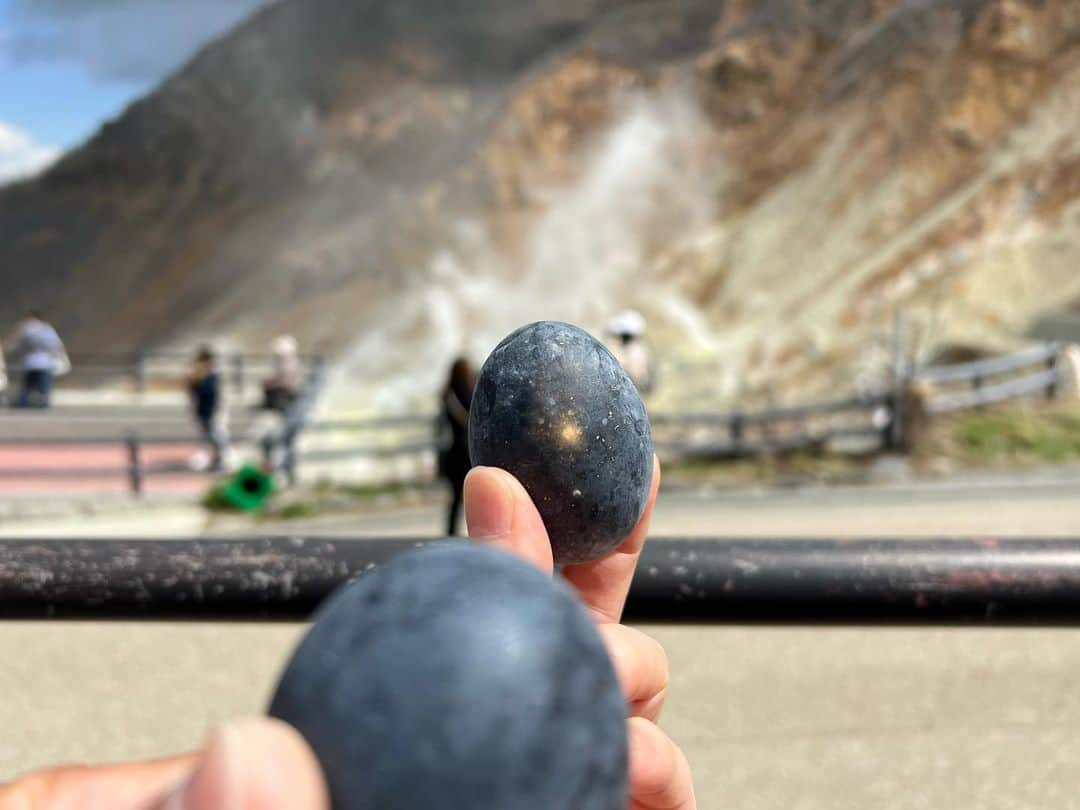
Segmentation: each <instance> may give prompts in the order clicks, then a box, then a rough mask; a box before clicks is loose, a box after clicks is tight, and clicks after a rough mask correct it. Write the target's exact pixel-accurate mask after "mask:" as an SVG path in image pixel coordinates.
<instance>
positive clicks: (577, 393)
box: [469, 321, 653, 564]
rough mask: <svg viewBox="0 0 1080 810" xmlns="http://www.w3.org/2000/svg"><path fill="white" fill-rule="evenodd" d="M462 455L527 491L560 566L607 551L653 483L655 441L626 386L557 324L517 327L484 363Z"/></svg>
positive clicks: (593, 348) (618, 372)
mask: <svg viewBox="0 0 1080 810" xmlns="http://www.w3.org/2000/svg"><path fill="white" fill-rule="evenodd" d="M469 449H470V452H471V454H472V461H473V464H479V465H485V466H492V467H501V468H502V469H505V470H508V471H509V472H511V473H512V474H513V475H514V476H515V477H516V478H517V479H518V480H519V481H521V483H522V484H523V485H524V486H525V489H526V490H528V492H529V494H530V495H531V496H532V498H533V501H534V502H535V503H536V506H537V508H538V509H539V510H540V514H541V516H542V517H543V519H544V525H545V526H547V530H548V535H549V536H550V538H551V547H552V551H553V552H554V555H555V561H556V562H557V563H560V564H573V563H580V562H585V561H588V560H594V559H598V558H599V557H602V556H604V555H605V554H608V553H610V552H611V551H613V550H614V549H615V547H616V546H617V545H618V544H619V543H620V542H621V541H622V540H623V538H625V537H626V535H627V534H628V533H629V532H630V530H631V529H632V528H633V527H634V525H635V524H636V523H637V522H638V520H639V519H640V517H641V514H642V512H643V511H644V509H645V502H646V499H647V498H648V495H649V486H650V484H651V482H652V466H653V462H652V457H653V444H652V433H651V431H650V428H649V418H648V415H647V414H646V412H645V406H644V405H643V404H642V402H641V397H640V396H639V395H638V392H637V389H636V388H635V387H634V384H633V382H631V380H630V378H629V377H628V376H627V374H626V372H625V371H623V369H622V367H621V366H620V365H619V363H618V361H617V360H616V359H615V358H614V357H613V356H612V354H611V352H609V351H608V350H607V349H606V348H605V347H604V346H603V345H602V344H601V343H600V342H599V341H598V340H596V339H595V338H594V337H592V336H591V335H589V334H588V333H587V332H585V331H584V330H582V329H579V328H578V327H576V326H571V325H570V324H566V323H560V322H556V321H540V322H538V323H534V324H529V325H528V326H523V327H522V328H520V329H518V330H517V331H515V332H513V333H512V334H511V335H509V336H508V337H507V338H506V339H505V340H503V341H502V343H500V344H499V345H498V346H497V347H496V348H495V350H494V351H493V352H492V353H491V356H490V357H489V358H488V360H487V362H486V363H484V367H483V369H482V370H481V372H480V378H479V380H478V382H477V385H476V393H475V394H474V395H473V403H472V412H471V414H470V420H469Z"/></svg>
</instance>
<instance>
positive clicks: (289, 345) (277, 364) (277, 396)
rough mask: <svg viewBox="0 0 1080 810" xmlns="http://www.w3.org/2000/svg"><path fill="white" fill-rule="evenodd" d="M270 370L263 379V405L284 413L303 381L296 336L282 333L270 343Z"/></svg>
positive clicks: (268, 408)
mask: <svg viewBox="0 0 1080 810" xmlns="http://www.w3.org/2000/svg"><path fill="white" fill-rule="evenodd" d="M270 352H271V361H270V365H271V371H270V376H269V377H267V378H266V379H265V380H264V381H263V407H264V408H265V409H267V410H271V411H278V412H280V413H284V412H285V411H286V410H288V408H289V405H291V404H292V403H293V400H295V399H296V396H297V394H299V392H300V386H301V385H302V383H303V379H302V370H301V368H300V347H299V345H298V344H297V342H296V338H294V337H292V336H290V335H282V336H281V337H277V338H274V340H273V342H272V343H271V344H270Z"/></svg>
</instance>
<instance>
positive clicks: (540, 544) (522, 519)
mask: <svg viewBox="0 0 1080 810" xmlns="http://www.w3.org/2000/svg"><path fill="white" fill-rule="evenodd" d="M464 497H465V523H466V524H467V525H468V527H469V537H471V538H472V539H473V540H476V541H477V542H480V543H486V544H489V545H492V546H495V547H497V548H501V549H503V550H505V551H509V552H510V553H512V554H516V555H517V556H519V557H522V558H523V559H525V560H527V561H529V562H531V563H532V564H533V565H535V566H536V567H537V568H539V569H540V570H541V571H543V572H544V573H545V574H550V573H551V572H552V570H553V569H554V563H553V562H552V558H551V543H550V542H549V540H548V533H547V529H546V528H544V521H543V519H542V518H541V517H540V513H539V512H537V511H536V506H535V505H534V504H533V502H532V498H530V497H529V493H528V492H526V491H525V487H523V486H522V485H521V484H520V483H519V482H518V480H517V479H516V478H514V476H512V475H511V474H510V473H508V472H506V470H500V469H498V468H497V467H474V468H473V469H472V470H470V471H469V475H468V477H467V478H466V479H465V492H464Z"/></svg>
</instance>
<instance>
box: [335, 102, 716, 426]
mask: <svg viewBox="0 0 1080 810" xmlns="http://www.w3.org/2000/svg"><path fill="white" fill-rule="evenodd" d="M707 129H708V128H707V126H706V123H705V121H704V119H703V117H702V113H701V111H700V109H699V105H698V103H697V101H696V100H695V98H694V97H693V95H692V94H691V93H690V92H689V91H688V90H685V89H672V90H669V91H666V92H664V93H660V94H637V95H635V96H633V97H631V98H628V99H627V100H626V101H625V102H624V109H623V112H622V113H621V114H620V115H619V116H618V117H617V120H616V122H615V123H614V124H613V125H612V127H611V128H610V130H609V131H608V132H607V133H605V134H604V135H603V136H602V137H601V138H599V139H598V141H597V142H596V143H595V144H593V145H592V147H591V148H590V149H589V150H588V151H587V156H586V159H585V168H584V170H583V172H582V176H581V179H580V180H579V181H578V182H577V183H575V184H574V185H572V186H571V187H569V188H562V189H549V190H547V191H541V192H539V193H537V197H538V198H540V199H542V200H543V203H542V210H541V212H540V213H539V215H538V216H537V217H536V218H535V220H534V221H533V222H532V224H531V226H530V229H529V234H528V236H527V237H526V238H525V239H524V241H523V245H522V246H521V247H520V248H519V249H518V250H517V251H516V252H515V253H514V254H513V255H511V254H510V253H509V252H508V251H506V250H503V249H500V247H499V246H498V245H497V244H496V239H495V238H494V237H493V235H492V233H491V229H490V227H489V226H488V225H487V224H486V223H484V222H481V221H475V220H473V221H462V222H459V223H458V224H457V226H456V229H455V232H456V238H455V240H454V242H453V244H449V245H446V246H445V247H443V248H442V249H440V250H438V251H437V252H436V253H435V254H434V255H433V256H432V257H431V259H430V262H429V266H428V268H427V272H426V273H425V274H423V275H424V278H425V279H427V280H426V281H425V283H423V284H422V285H420V286H417V287H415V288H413V289H410V290H407V291H405V292H403V293H402V294H401V295H400V296H399V297H397V298H396V299H395V300H393V301H389V302H387V304H386V306H385V307H383V308H382V314H381V316H380V319H379V320H378V322H376V323H373V324H371V325H370V326H369V327H368V328H366V329H365V334H364V335H363V336H362V337H361V338H360V339H359V340H358V341H357V342H356V344H355V345H354V346H353V347H352V348H351V349H350V350H349V351H348V352H346V353H345V357H344V362H343V364H342V367H341V369H340V370H339V372H338V373H337V374H336V375H335V378H334V381H333V384H332V386H331V388H330V390H329V392H328V394H327V396H326V399H325V404H324V408H325V411H326V412H329V413H333V414H350V413H359V412H363V411H368V410H372V411H384V410H395V409H400V408H408V407H430V401H431V400H432V399H433V397H434V392H435V391H436V390H437V389H438V388H439V386H441V384H442V382H443V375H444V374H445V373H446V369H448V368H449V365H450V363H451V362H452V361H453V359H454V358H455V357H456V356H457V355H458V354H460V353H464V354H466V355H467V356H468V357H470V358H471V360H472V362H473V363H475V364H476V365H479V364H480V363H482V362H483V360H484V358H485V357H486V356H487V354H488V352H489V351H490V350H491V349H492V348H494V346H495V344H497V343H498V342H499V341H500V340H501V339H502V338H503V337H505V336H506V335H507V334H508V333H509V332H511V331H513V330H514V329H516V328H517V327H518V326H521V325H522V324H524V323H528V322H530V321H535V320H563V321H569V322H572V323H576V324H579V325H582V326H584V327H585V328H587V329H589V330H590V331H592V332H593V333H594V334H598V335H599V334H601V333H602V330H603V325H604V323H605V322H606V320H607V319H608V318H609V317H611V315H613V314H614V313H615V312H617V311H618V310H620V309H623V308H625V307H634V308H638V309H642V310H644V311H646V312H653V311H656V312H659V313H660V314H661V316H662V317H659V318H657V319H656V323H657V324H660V323H663V324H666V327H665V328H664V329H663V330H661V331H660V333H659V334H658V335H657V338H659V339H660V341H661V342H662V343H663V345H664V346H665V347H668V348H669V350H668V351H665V352H664V362H665V364H668V363H673V362H678V361H684V360H685V359H686V358H695V357H699V356H701V355H705V356H707V357H712V358H715V357H718V356H719V355H720V354H722V352H723V349H724V346H725V340H724V339H723V337H722V336H721V335H720V334H718V333H716V332H714V331H712V329H710V328H709V326H708V321H707V319H706V318H705V316H704V315H703V313H701V312H700V311H699V310H698V309H697V308H696V307H695V305H694V304H693V303H692V302H691V301H690V300H689V299H688V298H687V297H685V296H683V295H681V294H680V293H679V292H678V291H677V290H674V289H671V288H669V287H667V286H666V285H665V284H663V283H662V281H661V280H659V279H657V278H655V275H654V274H653V273H652V268H653V266H654V265H655V264H656V263H657V262H658V261H660V260H661V258H662V256H663V255H664V252H665V251H669V250H671V249H672V246H678V245H681V244H683V243H684V242H686V241H688V240H691V239H693V238H694V237H695V235H697V234H699V233H700V232H701V231H702V230H703V229H704V228H705V227H706V226H707V225H708V223H709V222H710V221H712V219H713V218H714V216H715V203H716V200H715V187H714V185H713V178H715V177H716V174H717V168H716V163H717V158H716V157H715V152H713V151H711V150H709V149H708V148H706V147H707V145H708V144H707V140H706V138H705V133H706V132H707ZM675 347H678V348H677V350H675ZM661 379H663V377H661ZM668 379H671V380H672V385H671V386H670V388H671V390H670V392H669V396H671V397H677V398H680V399H685V397H686V394H687V392H686V389H685V386H684V385H679V386H676V385H675V382H674V379H673V378H672V377H671V376H670V375H669V376H668ZM722 382H723V381H722ZM715 383H716V379H715V378H713V379H711V380H710V386H709V388H710V390H711V395H712V396H713V397H714V398H715V397H716V396H717V395H718V394H722V393H723V388H724V386H723V385H722V386H721V390H720V391H717V390H716V387H715ZM726 387H727V388H730V387H731V382H730V380H728V381H727V386H726ZM658 396H659V397H660V398H663V397H664V396H665V394H664V392H663V391H661V392H660V393H659V395H658Z"/></svg>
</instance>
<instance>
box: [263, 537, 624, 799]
mask: <svg viewBox="0 0 1080 810" xmlns="http://www.w3.org/2000/svg"><path fill="white" fill-rule="evenodd" d="M270 714H271V715H273V716H275V717H278V718H280V719H282V720H285V721H286V722H288V723H291V724H292V725H293V726H295V727H296V728H297V729H298V730H299V731H300V733H301V734H302V735H303V736H304V737H305V738H306V739H307V741H308V742H309V743H310V744H311V746H312V748H313V749H314V751H315V753H316V755H317V757H318V759H319V761H320V763H321V764H322V766H323V770H324V772H325V774H326V778H327V781H328V783H329V786H330V794H331V799H332V804H333V807H334V810H419V808H440V810H626V803H627V795H628V787H627V738H626V707H625V702H624V699H623V696H622V693H621V690H620V687H619V684H618V681H617V679H616V676H615V672H614V669H613V667H612V665H611V662H610V659H609V658H608V656H607V653H606V651H605V648H604V644H603V642H602V641H601V639H600V636H599V634H598V633H597V631H596V628H595V626H594V625H593V623H592V621H591V620H590V619H589V617H588V616H587V614H586V612H585V610H584V608H583V607H582V606H581V605H580V603H579V602H578V601H577V600H576V599H575V597H574V596H573V595H572V593H571V592H570V590H569V589H568V588H567V587H566V586H565V585H564V584H563V583H562V582H561V581H558V580H555V579H552V578H551V577H548V576H545V575H544V574H542V573H541V572H540V571H538V570H537V569H535V568H533V567H532V566H530V565H528V564H527V563H525V562H523V561H521V560H519V559H518V558H516V557H512V556H510V555H509V554H506V553H504V552H501V551H497V550H493V549H487V548H481V547H477V546H470V545H467V544H462V543H453V542H446V543H439V544H437V545H434V546H429V547H427V548H424V549H421V550H419V551H413V552H410V553H407V554H405V555H402V556H400V557H396V558H394V559H393V560H391V561H390V562H389V563H386V564H385V565H382V566H379V567H378V568H376V569H375V570H373V571H372V572H370V573H368V574H365V575H364V576H362V577H360V578H359V579H358V580H355V581H354V582H352V583H350V584H348V585H346V586H344V587H343V588H341V589H340V590H339V591H338V592H337V593H335V594H334V595H333V596H332V597H331V598H330V599H329V601H328V602H327V603H326V604H325V605H324V606H323V607H322V608H320V610H319V611H318V613H317V614H316V616H315V621H314V625H313V626H312V628H311V629H310V630H309V632H308V634H307V636H306V637H305V638H304V640H303V641H302V642H301V644H300V646H299V648H298V649H297V650H296V652H295V654H294V655H293V658H292V660H291V661H290V662H289V665H288V667H287V669H286V670H285V673H284V675H283V676H282V679H281V682H280V684H279V685H278V688H277V692H276V694H275V695H274V699H273V702H272V704H271V706H270Z"/></svg>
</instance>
